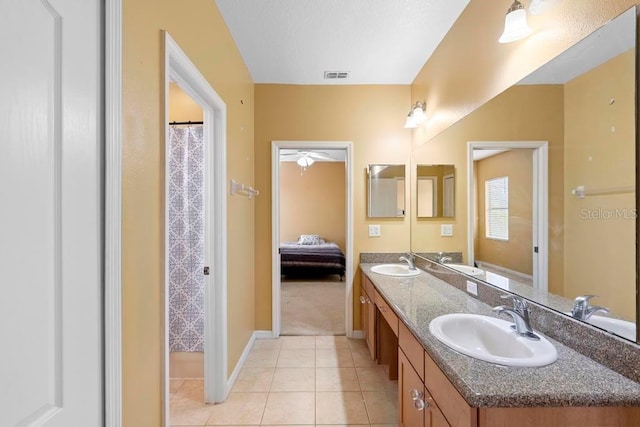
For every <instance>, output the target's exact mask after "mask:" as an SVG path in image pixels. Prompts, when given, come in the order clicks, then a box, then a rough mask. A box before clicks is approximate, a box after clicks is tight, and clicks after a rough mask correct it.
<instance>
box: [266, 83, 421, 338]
mask: <svg viewBox="0 0 640 427" xmlns="http://www.w3.org/2000/svg"><path fill="white" fill-rule="evenodd" d="M255 97H256V108H255V114H256V116H255V117H256V121H255V158H256V161H255V173H256V183H257V185H258V186H259V189H260V197H258V198H257V199H256V200H255V202H256V205H255V206H256V252H255V260H256V329H259V330H260V329H267V330H270V329H271V141H273V140H289V141H351V142H352V143H353V156H354V159H353V175H354V181H353V207H354V254H353V255H354V258H353V259H352V262H353V266H354V268H357V265H358V259H359V254H360V253H361V252H402V251H407V250H409V246H410V242H409V239H410V237H409V236H410V224H409V222H410V221H409V219H408V218H406V217H405V218H393V219H391V218H375V219H371V220H369V219H368V218H367V216H366V214H367V210H366V206H367V197H366V195H367V193H366V189H367V184H366V176H367V175H366V167H367V164H370V163H396V164H408V163H409V152H410V146H411V133H410V131H408V130H407V129H403V125H404V120H405V119H406V117H407V112H408V108H409V107H410V102H409V101H410V87H409V86H394V85H388V86H365V85H363V86H297V85H256V87H255ZM407 185H408V184H407ZM368 224H380V225H381V229H382V236H381V237H375V238H374V237H368V235H367V225H368ZM359 283H360V278H359V275H358V274H356V276H355V277H354V295H358V292H359ZM354 310H355V312H354V328H355V329H358V328H359V327H360V320H359V319H360V316H359V312H360V307H359V304H355V303H354Z"/></svg>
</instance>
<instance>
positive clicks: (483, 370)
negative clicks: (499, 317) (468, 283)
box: [360, 263, 640, 407]
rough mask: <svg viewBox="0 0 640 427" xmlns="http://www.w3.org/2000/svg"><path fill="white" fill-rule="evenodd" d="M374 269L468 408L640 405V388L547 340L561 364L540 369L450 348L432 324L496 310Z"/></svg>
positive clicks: (427, 279) (425, 280) (446, 288)
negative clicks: (448, 317)
mask: <svg viewBox="0 0 640 427" xmlns="http://www.w3.org/2000/svg"><path fill="white" fill-rule="evenodd" d="M373 265H375V264H366V263H365V264H360V268H361V270H362V271H363V272H364V273H365V274H366V275H367V276H368V277H369V279H371V281H372V282H373V284H374V286H375V287H376V289H377V290H378V292H379V293H380V294H381V295H382V297H383V298H384V299H385V300H386V301H387V303H389V306H390V307H391V308H392V309H393V310H394V311H395V313H396V314H397V315H398V317H399V318H400V320H401V321H403V322H404V323H405V324H406V325H407V327H408V328H409V330H411V332H413V334H414V335H415V336H416V337H417V338H418V340H419V341H420V342H421V343H422V346H423V347H424V348H425V350H426V351H427V353H428V354H429V355H430V356H431V358H432V359H433V360H434V361H435V362H436V364H437V365H438V366H439V367H440V369H442V371H443V372H444V374H445V375H446V376H447V378H449V381H451V383H453V385H454V386H455V387H456V389H457V390H458V391H459V392H460V394H461V395H462V396H463V397H464V399H465V400H466V401H467V403H469V405H471V406H473V407H527V406H640V384H638V383H636V382H634V381H632V380H630V379H628V378H626V377H624V376H622V375H620V374H618V373H617V372H614V371H612V370H611V369H609V368H607V367H605V366H603V365H600V364H599V363H597V362H595V361H593V360H592V359H590V358H588V357H586V356H583V355H582V354H580V353H578V352H576V351H574V350H572V349H571V348H569V347H567V346H565V345H563V344H562V343H560V342H558V341H556V340H553V339H551V338H549V337H548V336H545V337H546V338H547V339H549V341H551V342H552V343H553V344H554V345H555V347H556V349H557V351H558V360H556V361H555V362H554V363H552V364H551V365H547V366H544V367H538V368H514V367H507V366H500V365H496V364H493V363H489V362H484V361H482V360H478V359H474V358H472V357H469V356H466V355H463V354H461V353H458V352H456V351H454V350H452V349H450V348H449V347H447V346H445V345H444V344H442V343H441V342H440V341H438V340H437V339H436V338H435V337H434V336H433V335H432V334H431V332H429V322H431V320H432V319H434V318H436V317H438V316H440V315H443V314H447V313H474V314H484V315H488V316H495V314H494V313H492V311H491V308H492V307H490V306H489V305H487V304H485V303H483V302H480V301H478V300H476V299H475V298H473V297H471V296H469V295H467V294H466V293H465V292H462V291H460V290H458V289H456V288H454V287H453V286H450V285H448V284H447V283H445V282H443V281H442V280H440V279H438V278H436V277H434V276H432V275H431V274H429V273H427V272H424V271H423V272H422V273H421V274H420V275H419V276H416V277H411V278H404V277H392V276H384V275H381V274H376V273H372V272H371V267H372V266H373ZM536 333H538V331H536ZM541 335H544V334H541Z"/></svg>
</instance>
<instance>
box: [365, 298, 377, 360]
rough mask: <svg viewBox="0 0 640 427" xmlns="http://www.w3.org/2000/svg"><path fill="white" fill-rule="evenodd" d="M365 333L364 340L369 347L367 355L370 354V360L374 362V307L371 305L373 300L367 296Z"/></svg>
mask: <svg viewBox="0 0 640 427" xmlns="http://www.w3.org/2000/svg"><path fill="white" fill-rule="evenodd" d="M366 306H367V309H366V311H367V326H368V329H367V332H366V340H367V346H369V353H371V358H372V359H374V360H376V357H377V355H376V306H375V305H374V303H373V300H372V299H371V298H370V297H368V296H367V304H366Z"/></svg>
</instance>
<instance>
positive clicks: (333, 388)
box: [170, 336, 398, 427]
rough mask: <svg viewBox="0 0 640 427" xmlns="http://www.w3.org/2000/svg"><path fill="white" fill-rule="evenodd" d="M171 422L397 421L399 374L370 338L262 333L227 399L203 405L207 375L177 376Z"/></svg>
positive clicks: (386, 423)
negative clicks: (374, 350)
mask: <svg viewBox="0 0 640 427" xmlns="http://www.w3.org/2000/svg"><path fill="white" fill-rule="evenodd" d="M170 394H171V404H170V425H171V426H190V427H195V426H232V425H243V426H259V425H269V426H272V427H273V426H285V425H286V426H309V425H323V426H324V425H333V426H338V425H359V426H367V425H372V426H376V427H387V426H395V425H396V423H397V419H398V408H397V400H398V382H397V381H390V380H389V379H387V378H386V375H385V373H384V369H383V368H382V367H381V366H377V365H376V363H375V362H374V361H372V360H371V357H370V356H369V352H368V349H367V347H366V344H365V343H364V340H351V339H347V338H346V337H344V336H318V337H310V336H286V337H281V338H279V339H275V340H256V342H255V344H254V345H253V348H252V349H251V352H250V354H249V356H248V357H247V360H246V362H245V364H244V366H243V368H242V370H241V371H240V374H239V376H238V379H237V381H236V383H235V385H234V387H233V390H231V393H230V395H229V398H228V399H227V401H226V402H224V403H221V404H218V405H205V404H204V403H202V402H203V381H202V380H200V379H186V380H185V379H172V380H171V385H170Z"/></svg>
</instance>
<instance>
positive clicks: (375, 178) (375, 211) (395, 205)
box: [367, 164, 406, 218]
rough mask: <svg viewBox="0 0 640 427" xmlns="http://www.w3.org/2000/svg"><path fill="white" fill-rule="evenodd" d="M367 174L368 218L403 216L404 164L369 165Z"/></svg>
mask: <svg viewBox="0 0 640 427" xmlns="http://www.w3.org/2000/svg"><path fill="white" fill-rule="evenodd" d="M367 175H368V176H367V186H368V191H367V193H368V199H369V203H368V209H367V215H368V216H369V218H393V217H404V214H405V200H406V198H405V166H404V165H386V164H385V165H369V167H368V168H367Z"/></svg>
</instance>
